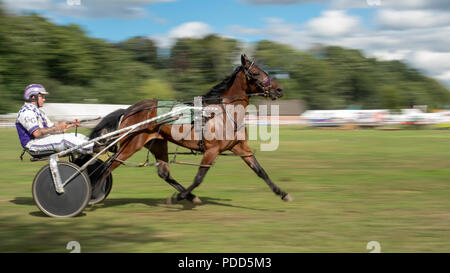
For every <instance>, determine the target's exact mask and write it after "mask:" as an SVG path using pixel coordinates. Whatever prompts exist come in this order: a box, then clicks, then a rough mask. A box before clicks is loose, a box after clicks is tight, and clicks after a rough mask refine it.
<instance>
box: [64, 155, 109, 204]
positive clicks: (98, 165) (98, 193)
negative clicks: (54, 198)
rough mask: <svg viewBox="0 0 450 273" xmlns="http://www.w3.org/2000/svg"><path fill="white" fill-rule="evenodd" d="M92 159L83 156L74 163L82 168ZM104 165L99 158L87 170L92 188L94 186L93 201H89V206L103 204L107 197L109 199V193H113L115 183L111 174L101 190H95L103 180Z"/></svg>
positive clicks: (88, 156)
mask: <svg viewBox="0 0 450 273" xmlns="http://www.w3.org/2000/svg"><path fill="white" fill-rule="evenodd" d="M91 158H92V156H91V155H82V156H80V157H78V158H77V159H75V160H74V161H73V163H75V164H77V165H78V166H80V167H81V166H83V165H84V163H86V162H88V160H90V159H91ZM103 164H104V162H103V161H102V160H100V159H98V158H97V159H95V160H94V161H93V162H92V163H91V164H89V165H88V167H87V169H86V171H87V174H88V176H89V179H90V180H91V186H92V196H91V200H90V201H89V205H95V204H98V203H101V202H103V201H104V200H105V199H106V197H108V195H109V193H110V192H111V189H112V183H113V179H112V174H109V175H108V176H107V177H106V181H105V183H103V185H102V187H101V188H99V189H96V188H95V185H97V183H99V180H100V178H101V175H102V171H103ZM94 189H96V190H95V191H94Z"/></svg>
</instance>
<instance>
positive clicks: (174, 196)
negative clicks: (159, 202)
mask: <svg viewBox="0 0 450 273" xmlns="http://www.w3.org/2000/svg"><path fill="white" fill-rule="evenodd" d="M176 203H178V201H177V194H176V193H174V194H172V195H171V196H169V197H167V200H166V204H167V205H175V204H176Z"/></svg>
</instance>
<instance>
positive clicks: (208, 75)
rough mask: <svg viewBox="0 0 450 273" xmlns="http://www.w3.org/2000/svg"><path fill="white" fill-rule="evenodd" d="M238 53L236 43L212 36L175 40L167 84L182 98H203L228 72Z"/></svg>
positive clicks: (233, 64) (238, 49) (232, 40)
mask: <svg viewBox="0 0 450 273" xmlns="http://www.w3.org/2000/svg"><path fill="white" fill-rule="evenodd" d="M239 51H240V48H239V44H238V42H237V41H236V40H234V39H227V38H221V37H218V36H216V35H209V36H206V37H204V38H202V39H190V38H189V39H179V40H178V41H177V42H176V44H175V45H174V46H173V47H172V50H171V55H170V63H171V67H170V70H171V71H172V73H170V75H171V77H170V81H171V82H172V84H173V86H174V88H175V89H176V90H177V92H178V93H179V95H180V96H181V97H182V98H189V97H193V96H197V95H203V94H204V93H206V92H207V91H208V90H209V89H210V88H211V87H212V86H213V85H214V84H216V83H217V82H218V81H221V80H222V79H223V78H225V77H226V76H228V75H229V74H230V73H231V72H232V70H233V67H234V66H235V63H236V60H238V57H239Z"/></svg>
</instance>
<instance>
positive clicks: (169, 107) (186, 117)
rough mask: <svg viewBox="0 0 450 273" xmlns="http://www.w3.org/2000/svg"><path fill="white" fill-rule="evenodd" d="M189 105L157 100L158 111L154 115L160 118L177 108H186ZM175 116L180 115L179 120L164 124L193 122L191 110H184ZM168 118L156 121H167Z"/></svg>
mask: <svg viewBox="0 0 450 273" xmlns="http://www.w3.org/2000/svg"><path fill="white" fill-rule="evenodd" d="M188 106H189V105H186V104H182V103H176V102H173V101H164V100H159V101H158V111H157V113H156V115H158V116H160V115H163V114H166V113H168V112H170V111H173V110H176V109H177V108H180V107H188ZM176 115H182V116H181V117H180V118H179V119H176V120H174V121H171V122H168V123H166V124H172V125H173V124H191V123H192V122H193V120H194V112H193V110H189V109H188V110H184V111H182V112H181V113H178V114H176ZM167 118H169V117H166V118H162V119H158V120H157V121H158V122H160V121H163V120H165V119H167Z"/></svg>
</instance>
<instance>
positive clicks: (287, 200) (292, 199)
mask: <svg viewBox="0 0 450 273" xmlns="http://www.w3.org/2000/svg"><path fill="white" fill-rule="evenodd" d="M283 201H285V202H291V201H294V197H292V196H291V195H290V194H289V193H288V194H286V195H285V196H284V197H283Z"/></svg>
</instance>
